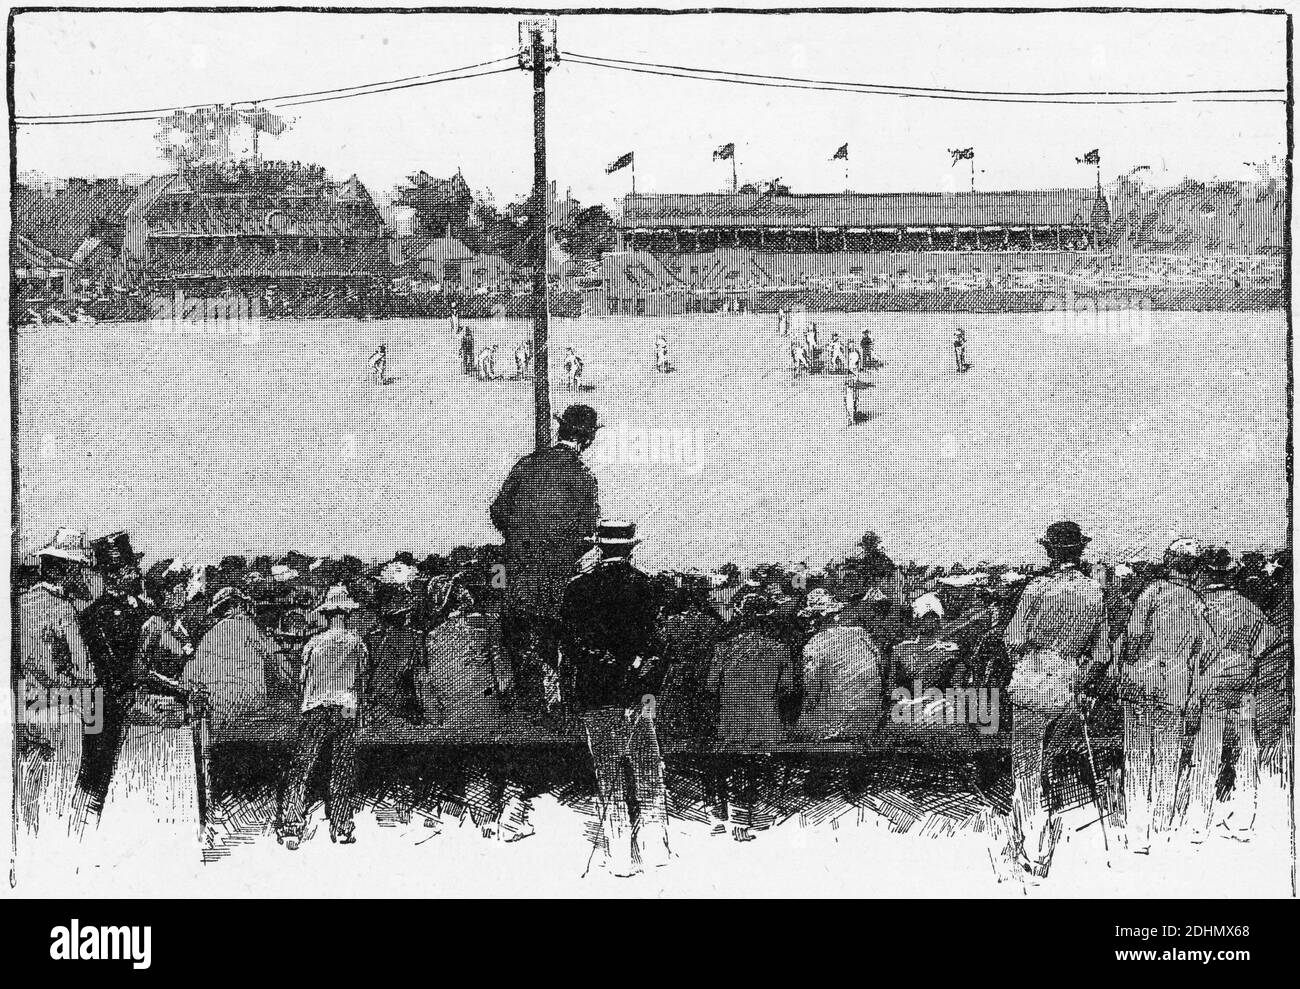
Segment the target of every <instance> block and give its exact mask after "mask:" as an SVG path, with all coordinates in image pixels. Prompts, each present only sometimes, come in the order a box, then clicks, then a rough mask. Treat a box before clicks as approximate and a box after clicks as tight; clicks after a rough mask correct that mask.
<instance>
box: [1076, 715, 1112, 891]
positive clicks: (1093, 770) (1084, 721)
mask: <svg viewBox="0 0 1300 989" xmlns="http://www.w3.org/2000/svg"><path fill="white" fill-rule="evenodd" d="M1079 723H1080V724H1081V725H1083V748H1084V751H1085V752H1087V754H1088V775H1089V776H1090V777H1091V778H1092V802H1093V804H1094V805H1095V806H1096V808H1097V813H1098V815H1099V817H1098V818H1097V821H1098V823H1099V824H1100V825H1101V844H1102V847H1103V848H1105V849H1106V854H1107V856H1109V855H1110V839H1109V837H1108V836H1107V834H1106V818H1107V816H1108V815H1109V814H1110V799H1109V796H1108V797H1107V800H1106V806H1105V807H1103V806H1102V801H1101V781H1100V780H1099V779H1098V778H1097V760H1096V759H1095V758H1094V757H1093V752H1092V739H1091V738H1090V737H1089V735H1088V714H1087V712H1086V711H1082V710H1081V711H1080V712H1079ZM1107 864H1108V865H1109V863H1107Z"/></svg>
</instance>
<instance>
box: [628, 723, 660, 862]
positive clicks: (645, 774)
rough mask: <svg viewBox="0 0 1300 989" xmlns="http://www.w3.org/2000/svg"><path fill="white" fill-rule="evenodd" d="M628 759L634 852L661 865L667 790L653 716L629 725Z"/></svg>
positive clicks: (643, 860) (645, 859)
mask: <svg viewBox="0 0 1300 989" xmlns="http://www.w3.org/2000/svg"><path fill="white" fill-rule="evenodd" d="M628 761H629V762H630V764H631V767H632V790H633V795H634V798H635V800H636V808H637V815H636V820H635V821H634V823H633V841H634V842H635V845H636V849H637V854H638V855H639V856H640V859H641V861H642V862H644V863H645V864H647V865H663V864H664V863H665V862H666V861H667V859H668V792H667V789H666V787H665V786H664V761H663V754H662V752H661V751H660V749H659V738H658V735H657V733H656V732H655V723H654V719H653V718H644V717H643V718H641V719H640V720H639V721H637V722H636V723H635V724H634V725H633V726H632V728H631V731H630V735H629V739H628Z"/></svg>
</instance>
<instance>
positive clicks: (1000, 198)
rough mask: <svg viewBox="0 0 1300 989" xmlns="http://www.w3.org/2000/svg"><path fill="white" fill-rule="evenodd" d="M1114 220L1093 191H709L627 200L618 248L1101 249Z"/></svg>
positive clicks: (673, 249)
mask: <svg viewBox="0 0 1300 989" xmlns="http://www.w3.org/2000/svg"><path fill="white" fill-rule="evenodd" d="M1108 220H1109V211H1108V207H1107V205H1106V200H1105V198H1104V197H1101V196H1099V195H1098V194H1097V192H1095V191H1094V190H1092V189H1042V190H1033V191H1025V192H934V193H851V192H845V193H834V194H815V195H771V194H761V193H749V194H747V193H739V194H732V193H702V194H688V195H680V194H664V195H637V196H628V197H627V198H626V199H625V200H624V204H623V211H622V215H621V217H620V218H619V221H618V236H619V248H620V250H647V251H654V252H680V251H708V250H716V249H718V248H748V249H755V250H771V251H814V252H823V251H824V252H835V251H865V252H881V251H918V250H919V251H927V250H1016V249H1022V250H1047V249H1050V250H1061V249H1087V248H1090V247H1094V246H1096V245H1097V244H1098V243H1099V241H1100V235H1101V233H1102V231H1103V230H1104V227H1105V225H1106V223H1107V222H1108Z"/></svg>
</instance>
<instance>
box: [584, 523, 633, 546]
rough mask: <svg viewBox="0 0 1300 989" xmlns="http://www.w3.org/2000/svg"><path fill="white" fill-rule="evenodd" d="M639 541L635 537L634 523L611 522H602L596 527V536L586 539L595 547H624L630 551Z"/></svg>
mask: <svg viewBox="0 0 1300 989" xmlns="http://www.w3.org/2000/svg"><path fill="white" fill-rule="evenodd" d="M640 541H641V540H639V539H637V537H636V523H635V522H611V521H607V520H602V521H601V523H600V524H599V525H598V526H596V534H595V535H593V536H588V537H587V542H589V543H593V544H594V545H596V546H611V547H615V546H618V547H626V548H628V549H631V548H632V547H633V546H635V545H636V544H637V543H639V542H640Z"/></svg>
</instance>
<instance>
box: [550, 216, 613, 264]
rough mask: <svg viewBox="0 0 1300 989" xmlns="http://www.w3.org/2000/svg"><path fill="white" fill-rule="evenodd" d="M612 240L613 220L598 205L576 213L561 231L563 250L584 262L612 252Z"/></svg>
mask: <svg viewBox="0 0 1300 989" xmlns="http://www.w3.org/2000/svg"><path fill="white" fill-rule="evenodd" d="M614 239H615V238H614V220H613V219H612V218H611V217H610V215H609V213H608V212H606V210H605V207H604V206H601V205H599V204H597V205H596V206H588V207H587V208H586V209H580V210H578V211H576V212H575V213H574V214H573V217H572V219H571V220H570V222H569V224H568V226H567V227H566V228H565V229H564V230H562V231H561V242H562V244H563V246H564V249H565V250H566V251H568V252H569V254H571V255H572V256H573V257H575V258H581V259H584V260H595V259H598V258H599V257H600V256H601V255H602V254H604V253H605V252H607V251H612V250H613V249H614Z"/></svg>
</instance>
